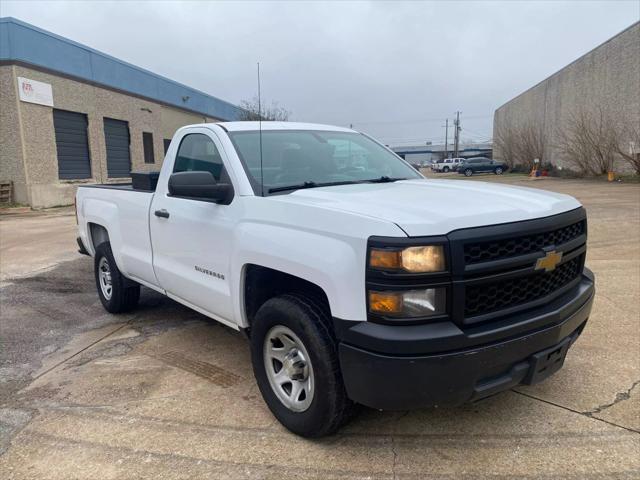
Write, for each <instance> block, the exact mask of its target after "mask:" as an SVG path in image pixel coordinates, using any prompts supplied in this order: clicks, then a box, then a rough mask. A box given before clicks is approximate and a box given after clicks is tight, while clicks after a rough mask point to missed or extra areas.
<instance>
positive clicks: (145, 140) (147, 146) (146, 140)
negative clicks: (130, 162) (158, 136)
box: [142, 132, 156, 163]
mask: <svg viewBox="0 0 640 480" xmlns="http://www.w3.org/2000/svg"><path fill="white" fill-rule="evenodd" d="M142 146H143V148H144V163H155V162H156V160H155V157H154V155H153V134H152V133H151V132H142Z"/></svg>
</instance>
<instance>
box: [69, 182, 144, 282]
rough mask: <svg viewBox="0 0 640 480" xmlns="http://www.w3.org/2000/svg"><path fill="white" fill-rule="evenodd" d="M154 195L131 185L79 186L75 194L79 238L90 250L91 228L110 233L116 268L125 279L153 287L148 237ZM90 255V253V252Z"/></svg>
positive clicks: (91, 244) (91, 241)
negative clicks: (97, 227)
mask: <svg viewBox="0 0 640 480" xmlns="http://www.w3.org/2000/svg"><path fill="white" fill-rule="evenodd" d="M153 194H154V192H153V191H151V190H139V189H134V188H133V185H132V184H102V185H81V186H80V188H78V193H77V194H76V200H77V211H78V221H79V226H80V228H79V231H80V238H81V240H82V242H83V244H84V245H85V246H86V247H87V248H88V250H90V251H91V250H92V246H93V240H92V228H94V227H92V225H98V226H101V227H104V228H105V229H106V230H107V231H108V232H109V242H110V243H111V250H112V251H113V256H114V258H115V260H116V262H117V264H118V267H119V268H120V270H121V271H122V273H124V274H125V276H127V277H129V278H132V279H134V280H137V281H141V282H142V283H146V284H151V285H155V284H156V283H157V282H156V279H155V275H154V273H153V267H152V253H151V240H150V238H149V209H150V207H151V202H152V200H153ZM91 253H92V252H91Z"/></svg>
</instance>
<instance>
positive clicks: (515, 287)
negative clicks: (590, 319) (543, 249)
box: [464, 255, 582, 317]
mask: <svg viewBox="0 0 640 480" xmlns="http://www.w3.org/2000/svg"><path fill="white" fill-rule="evenodd" d="M581 265H582V255H580V256H578V257H575V258H573V259H571V260H569V261H568V262H565V263H563V264H562V265H560V266H559V267H558V268H556V269H555V270H553V271H552V272H548V273H534V274H532V275H528V276H526V277H520V278H516V279H515V280H501V281H498V282H493V283H483V284H480V285H474V286H467V287H466V293H465V310H464V313H465V317H473V316H475V315H479V314H485V313H490V312H494V311H496V310H501V309H504V308H509V307H514V306H517V305H521V304H523V303H527V302H531V301H534V300H537V299H539V298H542V297H545V296H547V295H549V294H551V293H553V292H555V291H556V290H558V289H559V288H562V287H563V286H565V285H567V284H568V283H570V282H571V281H572V280H574V279H575V278H576V277H578V275H579V274H580V268H581Z"/></svg>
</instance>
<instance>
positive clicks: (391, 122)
mask: <svg viewBox="0 0 640 480" xmlns="http://www.w3.org/2000/svg"><path fill="white" fill-rule="evenodd" d="M465 118H466V119H467V120H476V119H481V118H493V115H466V116H465ZM441 121H442V117H439V118H435V117H434V118H422V119H414V120H377V121H354V122H352V124H353V125H383V124H385V125H386V124H409V123H428V122H441Z"/></svg>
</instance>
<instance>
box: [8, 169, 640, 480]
mask: <svg viewBox="0 0 640 480" xmlns="http://www.w3.org/2000/svg"><path fill="white" fill-rule="evenodd" d="M438 177H439V178H442V177H441V176H440V175H439V176H438ZM452 178H457V177H453V176H452ZM478 180H480V181H497V182H506V183H510V184H515V185H522V186H530V187H534V188H543V189H548V190H553V191H558V192H564V193H569V194H571V195H574V196H576V197H577V198H578V199H579V200H580V201H582V203H583V204H584V205H585V206H586V208H587V210H588V214H589V253H588V258H587V265H588V267H589V268H591V269H592V270H593V271H594V272H595V274H596V276H597V296H596V301H595V304H594V308H593V313H592V317H591V319H590V321H589V323H588V325H587V328H586V329H585V331H584V333H583V334H582V336H581V337H580V339H579V340H578V342H577V343H576V344H575V345H574V346H573V347H572V349H571V350H570V353H569V355H568V357H567V360H566V363H565V366H564V368H563V369H562V370H561V371H559V372H558V373H557V374H556V375H554V376H553V377H551V378H550V379H548V380H547V381H545V382H543V383H542V384H539V385H537V386H533V387H518V388H516V389H514V390H511V391H509V392H505V393H502V394H500V395H497V396H495V397H492V398H490V399H487V400H484V401H481V402H479V403H475V404H471V405H465V406H463V407H459V408H432V409H424V410H419V411H412V412H379V411H375V410H370V409H363V410H362V411H361V412H360V414H359V415H358V416H357V417H356V418H355V419H354V420H353V421H352V422H351V423H350V424H349V425H347V426H346V427H345V428H343V429H342V430H341V431H340V432H339V433H338V434H336V435H334V436H331V437H328V438H324V439H321V440H314V441H310V440H305V439H301V438H299V437H296V436H294V435H292V434H290V433H289V432H288V431H286V430H285V429H284V428H283V427H281V426H280V424H279V423H278V422H277V421H275V419H274V418H273V416H272V415H271V414H270V412H269V410H268V409H267V408H266V406H265V405H264V403H263V401H262V398H261V396H260V393H259V391H258V390H257V387H256V385H255V382H254V380H253V376H252V372H251V365H250V359H249V348H248V344H247V342H246V340H245V339H244V338H243V336H242V335H241V334H239V333H236V332H234V331H232V330H230V329H228V328H226V327H224V326H221V325H219V324H217V323H216V322H214V321H212V320H209V319H207V318H206V317H203V316H202V315H199V314H198V313H196V312H193V311H191V310H189V309H187V308H185V307H182V306H181V305H179V304H177V303H175V302H173V301H171V300H169V299H167V298H164V297H163V296H161V295H159V294H157V293H154V292H152V291H150V290H148V289H143V294H142V298H141V303H140V308H138V309H137V310H136V311H134V312H132V313H129V314H126V315H111V314H108V313H106V312H105V311H104V309H103V308H102V306H101V304H100V302H99V301H98V298H97V295H96V292H95V285H94V280H93V265H92V260H91V259H90V258H88V257H83V256H79V255H77V254H76V253H75V252H76V245H75V243H74V238H75V232H74V230H75V219H74V216H73V211H72V210H69V209H62V210H55V211H53V212H41V213H30V214H24V215H12V216H1V217H0V272H1V274H2V283H1V285H0V478H2V479H5V480H8V479H31V478H34V479H35V478H38V479H41V478H47V479H49V478H50V479H69V478H83V479H84V478H91V479H130V478H162V479H165V478H166V479H182V478H216V479H226V478H230V479H237V478H247V479H263V478H279V479H283V478H285V479H286V478H296V479H311V478H321V479H334V478H341V479H342V478H347V479H395V478H407V479H423V478H439V479H440V478H445V479H446V478H456V479H457V478H468V479H476V478H514V477H519V478H554V479H555V478H569V479H582V478H603V479H604V478H607V479H608V478H640V324H639V320H640V185H638V184H635V185H628V184H619V183H613V184H608V183H602V182H595V181H581V180H559V179H544V180H540V181H534V180H529V179H527V178H525V177H516V176H513V177H512V176H503V177H495V176H485V177H478V178H475V177H474V178H472V179H471V180H460V181H478Z"/></svg>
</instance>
